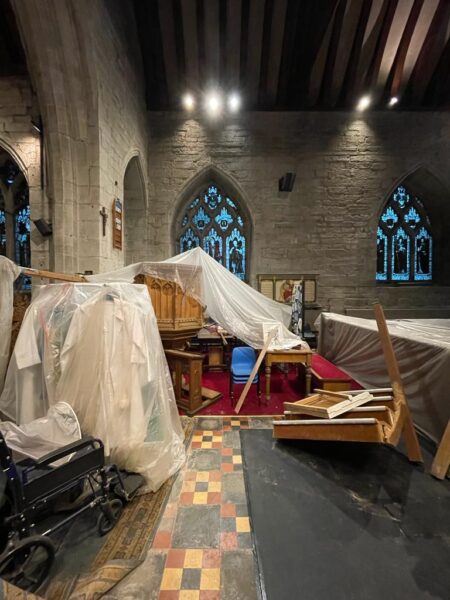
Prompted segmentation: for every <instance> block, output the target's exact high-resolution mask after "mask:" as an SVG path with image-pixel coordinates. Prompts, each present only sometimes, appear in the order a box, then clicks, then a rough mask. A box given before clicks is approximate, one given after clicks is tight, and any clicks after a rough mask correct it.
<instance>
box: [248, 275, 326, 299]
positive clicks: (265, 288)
mask: <svg viewBox="0 0 450 600" xmlns="http://www.w3.org/2000/svg"><path fill="white" fill-rule="evenodd" d="M316 277H317V276H316V275H313V274H305V275H301V274H298V273H297V274H295V275H292V274H288V275H281V274H280V275H258V290H259V291H260V292H261V294H263V295H264V296H266V297H267V298H270V299H271V300H276V301H277V302H282V303H283V304H292V300H293V297H294V295H295V291H296V289H297V287H298V285H299V283H301V282H303V297H304V302H305V304H314V303H315V302H316V287H317V279H316Z"/></svg>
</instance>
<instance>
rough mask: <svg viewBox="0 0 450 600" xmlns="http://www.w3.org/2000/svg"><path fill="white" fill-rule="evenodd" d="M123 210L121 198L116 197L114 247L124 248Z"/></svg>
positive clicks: (113, 210)
mask: <svg viewBox="0 0 450 600" xmlns="http://www.w3.org/2000/svg"><path fill="white" fill-rule="evenodd" d="M122 225H123V210H122V202H121V201H120V200H119V198H114V200H113V206H112V227H113V236H112V239H113V248H117V250H122Z"/></svg>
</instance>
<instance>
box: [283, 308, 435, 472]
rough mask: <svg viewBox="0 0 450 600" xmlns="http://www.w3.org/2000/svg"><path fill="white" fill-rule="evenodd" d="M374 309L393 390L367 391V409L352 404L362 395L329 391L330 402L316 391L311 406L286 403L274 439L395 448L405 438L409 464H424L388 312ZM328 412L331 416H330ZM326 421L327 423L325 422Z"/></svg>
mask: <svg viewBox="0 0 450 600" xmlns="http://www.w3.org/2000/svg"><path fill="white" fill-rule="evenodd" d="M374 308H375V318H376V321H377V325H378V331H379V334H380V341H381V347H382V350H383V354H384V357H385V361H386V366H387V370H388V373H389V378H390V380H391V386H392V387H391V388H384V389H375V390H366V392H367V393H368V396H366V398H367V401H366V400H364V401H363V402H362V403H361V404H363V405H359V406H357V405H356V404H355V403H353V402H352V400H355V398H357V397H358V395H360V390H355V391H348V392H346V393H345V394H344V395H342V394H336V393H335V394H333V393H331V392H329V391H328V392H326V394H327V395H326V397H324V396H323V394H321V392H324V390H316V391H317V392H319V394H317V395H316V396H315V397H314V396H313V397H312V398H313V400H312V402H311V398H307V399H305V400H301V401H299V402H294V403H285V414H284V418H283V419H282V420H275V421H273V436H274V437H275V438H277V439H305V440H327V441H345V442H378V443H381V444H390V445H393V446H396V445H397V444H398V443H399V440H400V437H401V436H402V435H403V436H404V439H405V443H406V449H407V454H408V458H409V459H410V461H412V462H423V458H422V453H421V450H420V446H419V442H418V440H417V435H416V432H415V429H414V425H413V421H412V418H411V413H410V411H409V407H408V404H407V401H406V397H405V393H404V390H403V384H402V380H401V376H400V371H399V368H398V363H397V359H396V357H395V354H394V349H393V347H392V342H391V339H390V337H389V332H388V329H387V325H386V320H385V318H384V313H383V309H382V307H381V305H379V304H377V305H375V307H374ZM332 396H334V397H335V398H336V400H335V401H334V402H333V401H332V400H331V399H330V398H331V397H332ZM369 396H372V397H371V398H370V397H369ZM321 397H322V398H325V399H323V400H322V402H323V403H324V404H325V406H324V405H322V407H319V408H322V413H321V415H322V418H316V417H317V416H318V412H317V405H318V403H319V401H320V398H321ZM343 402H346V404H343ZM339 404H340V405H341V406H340V408H342V409H343V411H342V412H339V410H340V409H339V408H338V407H339ZM311 405H313V411H314V408H315V412H314V413H313V414H311ZM333 409H334V410H333ZM348 409H350V410H348ZM326 410H328V414H325V411H326ZM324 416H325V417H326V418H323V417H324ZM329 417H339V418H329Z"/></svg>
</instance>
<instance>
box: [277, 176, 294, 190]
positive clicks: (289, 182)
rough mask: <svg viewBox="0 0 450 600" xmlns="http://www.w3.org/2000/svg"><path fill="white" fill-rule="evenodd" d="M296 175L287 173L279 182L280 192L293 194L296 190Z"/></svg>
mask: <svg viewBox="0 0 450 600" xmlns="http://www.w3.org/2000/svg"><path fill="white" fill-rule="evenodd" d="M294 182H295V173H286V175H283V177H280V179H279V180H278V191H279V192H292V190H293V189H294Z"/></svg>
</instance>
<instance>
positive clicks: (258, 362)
mask: <svg viewBox="0 0 450 600" xmlns="http://www.w3.org/2000/svg"><path fill="white" fill-rule="evenodd" d="M277 331H278V327H275V329H273V330H272V331H270V332H269V334H268V336H267V339H266V342H265V344H264V346H263V349H262V350H261V352H260V353H259V356H258V358H257V359H256V362H255V366H254V367H253V369H252V372H251V373H250V377H249V378H248V381H247V383H246V384H245V387H244V389H243V390H242V394H241V395H240V398H239V400H238V402H237V404H236V407H235V409H234V412H235V413H236V414H239V411H240V410H241V408H242V405H243V403H244V400H245V399H246V397H247V394H248V392H249V390H250V386H251V385H252V382H253V380H254V379H255V377H256V373H257V372H258V369H259V367H260V366H261V363H262V361H263V358H264V357H265V355H266V353H267V351H268V349H269V346H270V344H271V342H272V340H273V339H274V337H275V336H276V334H277Z"/></svg>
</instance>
